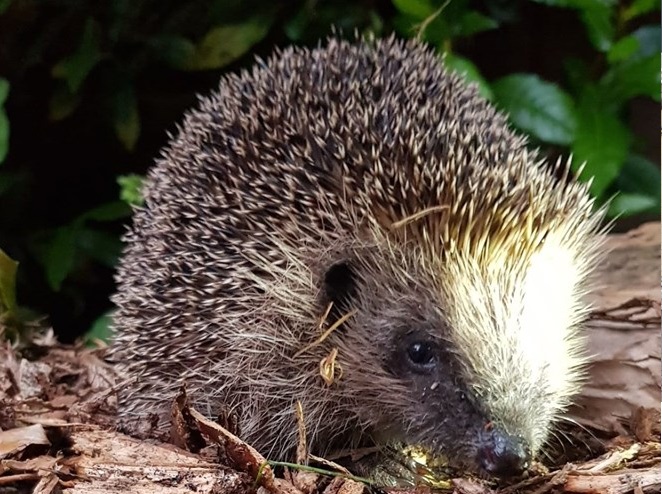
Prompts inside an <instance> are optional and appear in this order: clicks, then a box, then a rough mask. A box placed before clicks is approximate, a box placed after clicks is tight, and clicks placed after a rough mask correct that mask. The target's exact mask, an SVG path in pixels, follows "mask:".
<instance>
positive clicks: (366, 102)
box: [113, 39, 600, 471]
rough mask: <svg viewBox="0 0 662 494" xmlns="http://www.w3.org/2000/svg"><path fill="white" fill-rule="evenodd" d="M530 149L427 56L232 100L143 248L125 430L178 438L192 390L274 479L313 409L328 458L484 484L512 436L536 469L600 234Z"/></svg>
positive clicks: (352, 61) (274, 85) (273, 72)
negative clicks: (363, 451) (489, 458)
mask: <svg viewBox="0 0 662 494" xmlns="http://www.w3.org/2000/svg"><path fill="white" fill-rule="evenodd" d="M525 144H526V143H525V140H524V139H523V138H522V137H519V136H517V135H516V134H514V133H513V132H512V131H511V130H509V128H508V126H507V123H506V119H505V118H504V116H503V115H501V114H499V113H497V112H496V111H495V110H494V109H493V108H492V107H491V106H490V105H489V104H488V103H487V102H486V101H485V100H483V98H481V97H480V96H479V95H478V93H477V91H476V89H475V87H467V86H466V85H465V84H464V83H463V82H462V80H461V79H460V77H458V76H456V75H453V74H450V73H448V72H446V71H445V70H444V68H443V67H442V64H441V62H440V60H439V58H438V57H437V56H436V55H435V54H434V53H433V52H432V51H430V50H429V49H426V48H424V47H423V46H421V45H420V44H418V43H416V42H413V41H412V42H406V43H405V42H400V41H396V40H394V39H389V40H384V41H374V42H371V41H360V42H356V43H348V42H344V41H338V40H335V39H332V40H330V41H329V43H328V45H327V46H326V47H323V48H318V49H316V50H312V51H309V50H305V49H296V48H290V49H287V50H284V51H282V52H280V53H278V54H276V55H275V56H274V57H273V58H272V59H270V60H269V61H268V62H267V63H266V64H265V63H259V64H257V66H256V67H255V68H254V69H253V70H252V71H251V72H243V73H242V74H240V75H238V76H228V77H225V78H224V79H223V80H222V82H221V84H220V87H219V89H218V91H216V92H215V93H213V94H211V95H210V96H208V97H206V98H203V99H201V101H200V104H199V107H198V109H196V110H194V111H192V112H190V113H189V114H188V115H187V116H186V118H185V121H184V123H183V126H182V128H181V129H180V131H179V133H178V135H177V137H175V138H173V139H172V141H171V143H170V145H169V146H168V147H167V148H166V149H165V150H164V151H163V153H162V157H161V159H160V160H159V161H158V163H157V166H156V167H155V168H154V169H153V170H152V171H151V172H150V173H149V176H148V180H147V183H146V187H145V189H144V193H145V200H146V204H145V207H144V208H141V209H140V210H139V211H137V212H136V215H135V220H134V225H133V228H132V229H131V231H130V233H129V234H128V235H127V237H126V241H127V247H126V252H125V255H124V257H123V259H122V261H121V264H120V268H119V274H118V281H119V289H118V293H117V295H116V296H115V302H116V304H117V306H118V310H117V313H116V316H115V327H116V330H117V340H118V341H117V342H116V343H115V346H114V355H113V358H114V359H115V360H117V361H119V362H120V364H121V365H122V366H123V369H124V370H125V372H126V373H127V375H128V376H129V379H130V381H131V382H130V383H127V384H126V385H123V386H122V387H121V390H120V394H121V412H122V414H123V416H124V417H130V416H135V415H141V414H145V413H147V412H154V413H157V414H159V415H160V416H161V419H162V420H161V422H160V424H161V426H162V427H167V423H168V413H169V404H170V401H171V399H172V397H173V395H174V394H175V393H176V392H177V390H178V389H179V387H180V385H181V383H182V382H186V384H187V386H188V389H189V391H190V393H191V394H192V397H193V402H194V404H195V405H196V406H197V408H199V409H201V410H202V411H203V412H205V413H207V414H208V415H209V416H212V417H214V416H217V415H218V414H219V413H228V412H230V413H234V414H236V416H237V417H238V419H239V431H240V434H241V436H242V437H243V438H244V439H245V440H247V441H248V442H250V443H252V444H253V445H254V446H255V447H257V448H258V449H259V450H261V451H262V453H263V454H265V455H267V456H269V457H271V458H272V459H279V458H280V459H282V458H288V459H291V457H290V455H291V453H292V451H293V449H294V446H295V445H296V442H297V425H296V419H295V414H294V404H295V402H296V401H297V400H299V401H300V402H301V403H302V405H303V415H304V418H305V423H306V426H307V427H306V430H307V434H308V443H309V445H310V446H311V448H312V452H314V453H320V454H323V453H325V452H327V451H328V450H329V449H332V448H335V447H341V446H343V447H346V446H350V445H354V444H359V443H368V442H376V443H378V444H381V443H384V442H388V441H391V440H396V441H404V442H405V443H420V444H422V445H424V446H425V447H427V448H430V449H432V450H435V451H439V452H442V453H445V454H446V455H447V456H448V457H449V458H450V459H451V460H452V462H453V463H455V464H457V465H461V466H466V467H468V468H470V469H472V470H476V471H481V469H482V468H483V467H484V466H485V464H484V463H481V461H479V460H478V459H477V458H478V457H477V454H478V453H479V452H480V451H481V447H484V445H485V444H486V441H487V443H489V441H492V439H491V438H492V436H491V435H490V434H492V432H491V431H493V430H499V431H502V432H504V433H505V434H508V435H510V436H513V437H518V438H519V439H521V441H522V442H523V444H524V446H525V447H526V448H528V449H529V450H531V451H532V452H534V453H535V451H537V450H538V449H539V448H540V446H541V444H542V443H543V442H544V440H545V438H546V437H547V435H548V432H549V429H550V426H551V423H552V422H553V420H555V419H556V418H557V416H558V414H559V413H560V412H561V411H562V410H563V409H564V408H565V407H566V406H567V404H568V401H569V397H570V396H571V395H572V393H574V392H575V391H576V388H577V382H578V379H579V377H580V373H579V372H578V367H579V365H580V364H581V357H580V348H581V345H580V340H579V338H578V336H577V333H578V331H577V330H576V324H577V322H578V320H579V319H580V318H581V315H582V313H583V311H584V309H585V308H584V306H583V305H582V304H581V302H580V300H579V299H580V296H581V295H582V291H583V289H584V281H585V278H586V275H587V274H588V272H589V270H590V268H591V266H592V264H593V263H594V262H593V259H594V254H595V252H596V242H595V238H596V236H595V231H596V228H597V227H598V224H599V222H600V214H596V213H594V212H593V211H592V209H593V204H592V200H591V199H590V198H589V196H588V192H587V188H586V186H584V185H580V184H578V183H577V182H576V181H575V180H574V178H573V177H569V176H568V173H567V169H566V166H564V165H560V164H559V165H556V166H551V165H548V164H546V163H544V162H543V161H541V158H540V156H538V155H537V154H536V152H535V151H531V150H528V149H527V148H526V145H525ZM543 301H544V303H543ZM331 303H332V306H331V310H330V312H329V314H328V316H327V317H326V320H325V321H324V322H323V324H320V319H321V317H322V315H323V314H324V313H325V311H326V310H327V308H328V307H329V304H331ZM547 303H549V311H547V309H546V307H545V305H546V304H547ZM350 313H351V315H350V316H349V317H348V319H347V321H346V322H345V323H344V324H342V326H341V327H339V328H338V329H336V330H334V331H332V332H331V333H330V334H329V335H328V336H327V337H326V338H325V339H324V340H323V341H321V342H319V341H317V340H318V339H319V338H320V335H321V334H322V333H323V332H324V331H325V330H326V329H327V328H328V327H329V326H331V324H332V323H333V322H334V321H336V320H337V319H338V318H340V317H342V316H343V315H346V314H350ZM536 314H537V315H536ZM421 342H422V343H423V346H420V345H419V343H421ZM536 347H537V349H536ZM336 350H337V355H336V356H335V360H334V362H335V372H334V373H333V375H332V376H331V380H332V383H331V384H330V385H329V384H326V383H325V382H324V380H323V379H322V378H321V376H320V362H321V361H322V360H323V359H324V358H327V357H329V356H330V355H333V353H334V351H336ZM417 351H419V352H423V353H422V354H421V353H418V354H417V353H416V352H417ZM412 352H413V353H412ZM412 355H413V356H412ZM430 356H431V359H427V357H430ZM412 359H413V360H412ZM416 359H418V360H420V362H418V363H416V362H415V360H416ZM489 444H492V446H494V445H493V443H489Z"/></svg>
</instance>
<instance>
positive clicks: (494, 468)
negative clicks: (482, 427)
mask: <svg viewBox="0 0 662 494" xmlns="http://www.w3.org/2000/svg"><path fill="white" fill-rule="evenodd" d="M477 460H478V464H479V465H480V466H481V467H482V468H483V469H484V470H485V471H486V472H487V473H489V474H490V475H495V476H497V477H512V476H514V475H518V474H520V473H522V472H523V471H524V470H525V469H526V468H527V467H528V466H529V461H530V460H531V452H530V450H529V448H528V447H527V446H526V443H525V442H524V440H523V439H522V438H520V437H517V436H511V435H508V434H506V433H505V432H503V431H500V430H497V429H492V430H491V431H490V433H489V434H487V435H486V436H485V437H483V438H482V440H481V445H480V446H479V447H478V458H477Z"/></svg>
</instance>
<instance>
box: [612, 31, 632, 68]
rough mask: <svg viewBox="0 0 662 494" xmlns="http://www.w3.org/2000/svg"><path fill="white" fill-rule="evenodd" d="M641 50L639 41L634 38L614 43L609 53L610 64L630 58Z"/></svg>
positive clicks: (628, 37)
mask: <svg viewBox="0 0 662 494" xmlns="http://www.w3.org/2000/svg"><path fill="white" fill-rule="evenodd" d="M638 49H639V40H638V39H637V38H635V37H634V36H632V35H630V36H626V37H624V38H621V39H619V40H618V41H617V42H616V43H614V44H613V45H612V46H611V48H610V49H609V52H608V53H607V60H608V61H609V63H614V62H620V61H622V60H626V59H627V58H630V57H631V56H632V55H633V54H634V53H636V51H637V50H638Z"/></svg>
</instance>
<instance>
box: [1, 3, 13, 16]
mask: <svg viewBox="0 0 662 494" xmlns="http://www.w3.org/2000/svg"><path fill="white" fill-rule="evenodd" d="M11 3H12V0H0V14H2V13H4V11H5V10H7V9H8V8H9V6H10V5H11Z"/></svg>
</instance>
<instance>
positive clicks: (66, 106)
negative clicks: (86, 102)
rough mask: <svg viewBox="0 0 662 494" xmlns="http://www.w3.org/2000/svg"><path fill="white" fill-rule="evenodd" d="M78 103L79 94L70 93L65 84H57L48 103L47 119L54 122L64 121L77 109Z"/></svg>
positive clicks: (79, 99)
mask: <svg viewBox="0 0 662 494" xmlns="http://www.w3.org/2000/svg"><path fill="white" fill-rule="evenodd" d="M80 101H81V98H80V95H79V94H74V93H72V92H71V91H70V90H69V86H68V85H67V84H65V83H59V84H58V85H57V86H56V87H55V90H54V91H53V94H52V95H51V98H50V100H49V102H48V118H49V119H50V120H52V121H54V122H57V121H58V120H64V119H65V118H67V117H68V116H69V115H71V114H72V113H73V112H74V111H75V110H76V108H78V105H79V104H80Z"/></svg>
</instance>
